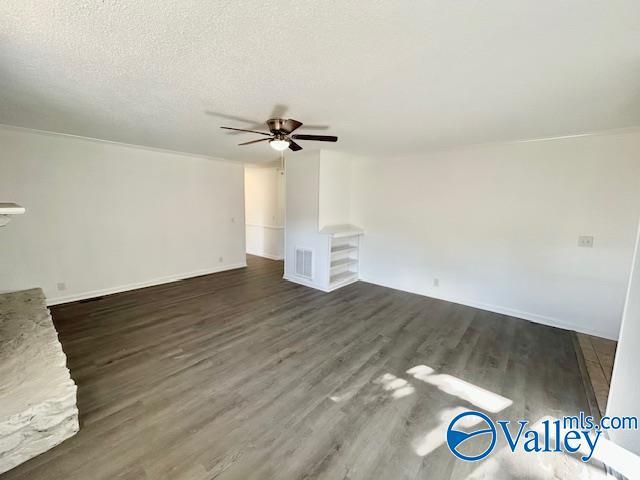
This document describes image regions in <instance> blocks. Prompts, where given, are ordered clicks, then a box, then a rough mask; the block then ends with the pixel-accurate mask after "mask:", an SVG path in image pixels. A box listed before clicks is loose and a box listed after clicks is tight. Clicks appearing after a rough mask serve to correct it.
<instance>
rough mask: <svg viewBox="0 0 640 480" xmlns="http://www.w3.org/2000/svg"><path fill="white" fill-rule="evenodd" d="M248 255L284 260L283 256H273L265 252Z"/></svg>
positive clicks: (249, 253)
mask: <svg viewBox="0 0 640 480" xmlns="http://www.w3.org/2000/svg"><path fill="white" fill-rule="evenodd" d="M247 255H254V256H256V257H264V258H268V259H269V260H284V257H283V256H282V255H271V254H270V253H264V252H247Z"/></svg>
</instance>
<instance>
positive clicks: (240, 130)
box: [220, 127, 271, 137]
mask: <svg viewBox="0 0 640 480" xmlns="http://www.w3.org/2000/svg"><path fill="white" fill-rule="evenodd" d="M220 128H224V129H225V130H235V131H236V132H249V133H259V134H260V135H266V136H267V137H270V136H271V134H270V133H265V132H257V131H256V130H245V129H244V128H232V127H220Z"/></svg>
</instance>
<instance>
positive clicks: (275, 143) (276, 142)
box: [269, 138, 289, 152]
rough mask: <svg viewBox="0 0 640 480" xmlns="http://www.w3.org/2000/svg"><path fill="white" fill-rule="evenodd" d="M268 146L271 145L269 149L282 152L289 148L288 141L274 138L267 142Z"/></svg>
mask: <svg viewBox="0 0 640 480" xmlns="http://www.w3.org/2000/svg"><path fill="white" fill-rule="evenodd" d="M269 145H271V148H273V149H274V150H276V151H278V152H282V151H284V150H286V149H287V148H289V140H284V139H282V138H274V139H273V140H269Z"/></svg>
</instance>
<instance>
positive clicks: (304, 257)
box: [296, 248, 313, 279]
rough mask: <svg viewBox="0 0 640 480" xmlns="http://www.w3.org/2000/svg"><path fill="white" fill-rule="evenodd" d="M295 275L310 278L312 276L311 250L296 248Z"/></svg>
mask: <svg viewBox="0 0 640 480" xmlns="http://www.w3.org/2000/svg"><path fill="white" fill-rule="evenodd" d="M296 275H298V276H300V277H304V278H309V279H311V278H312V277H313V252H312V251H311V250H305V249H302V248H296Z"/></svg>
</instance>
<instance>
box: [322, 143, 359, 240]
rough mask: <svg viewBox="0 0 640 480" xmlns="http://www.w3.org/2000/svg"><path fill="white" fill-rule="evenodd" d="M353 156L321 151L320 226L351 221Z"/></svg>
mask: <svg viewBox="0 0 640 480" xmlns="http://www.w3.org/2000/svg"><path fill="white" fill-rule="evenodd" d="M353 158H354V157H353V156H351V155H348V154H345V153H342V152H335V151H331V150H321V151H320V171H319V175H320V177H319V193H318V198H319V204H318V227H319V228H320V229H322V228H324V227H326V226H327V225H344V224H348V223H351V180H352V179H351V171H352V166H351V165H352V161H353Z"/></svg>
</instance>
